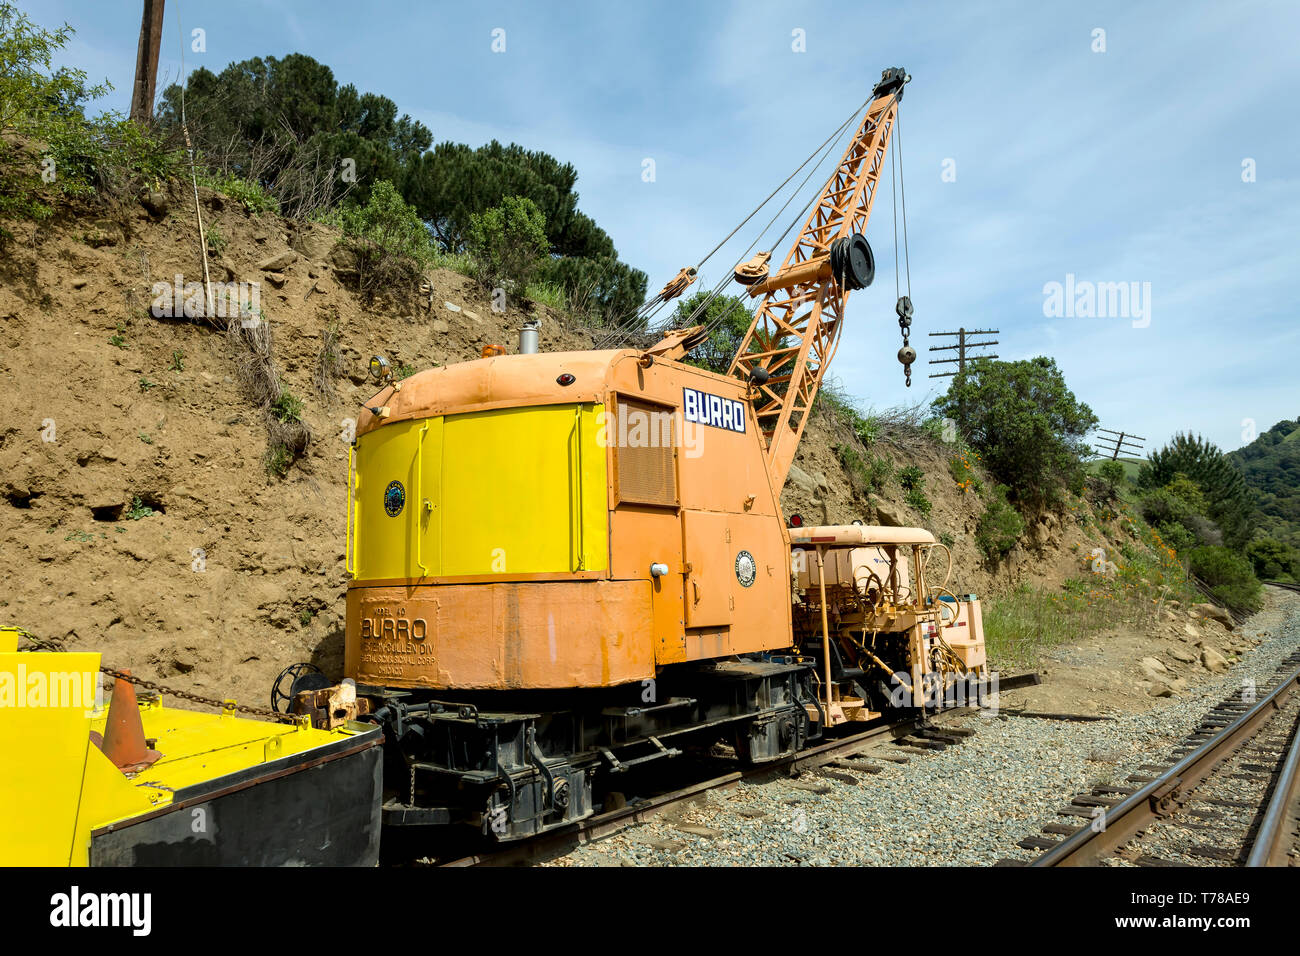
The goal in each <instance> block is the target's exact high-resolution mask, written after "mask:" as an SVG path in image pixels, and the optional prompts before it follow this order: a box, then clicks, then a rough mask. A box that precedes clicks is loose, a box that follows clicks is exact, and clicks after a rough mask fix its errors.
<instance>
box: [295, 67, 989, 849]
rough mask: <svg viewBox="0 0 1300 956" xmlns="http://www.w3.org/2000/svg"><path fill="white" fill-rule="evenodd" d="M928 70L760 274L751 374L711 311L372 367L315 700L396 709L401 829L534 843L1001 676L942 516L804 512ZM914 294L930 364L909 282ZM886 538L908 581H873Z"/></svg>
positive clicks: (742, 352) (312, 704)
mask: <svg viewBox="0 0 1300 956" xmlns="http://www.w3.org/2000/svg"><path fill="white" fill-rule="evenodd" d="M908 80H910V77H909V76H908V75H907V74H906V73H905V71H903V70H901V69H892V70H887V71H885V73H884V74H883V75H882V78H881V80H880V82H879V83H878V84H876V86H875V87H874V89H873V90H872V95H871V97H870V98H869V100H868V102H867V103H866V104H864V105H865V112H863V113H862V114H861V116H860V118H858V119H857V122H856V124H855V126H853V127H848V125H847V123H846V126H845V129H846V130H848V131H851V132H852V137H851V141H850V142H849V144H848V147H847V149H846V150H845V152H844V154H843V157H842V159H841V160H840V162H839V163H838V165H837V166H836V167H835V170H834V172H833V174H832V175H831V177H830V179H829V181H828V182H827V183H826V184H825V186H824V187H823V188H822V190H821V192H820V194H819V195H818V196H817V199H816V202H815V203H814V204H810V211H809V212H808V215H807V218H806V220H805V221H804V223H803V228H802V229H801V230H800V232H799V233H798V238H797V240H796V241H795V243H794V245H793V246H792V247H791V248H790V250H789V253H788V254H787V256H786V259H785V260H784V262H783V264H782V265H781V266H780V267H779V268H777V269H775V270H772V269H770V268H769V265H768V259H769V258H770V257H769V254H768V253H761V254H759V255H757V256H755V257H754V258H753V259H752V260H750V261H748V262H745V263H743V264H741V265H740V266H738V267H737V268H736V270H735V278H736V281H738V282H741V283H742V284H743V285H745V286H746V287H747V291H748V293H749V295H750V296H751V297H753V298H755V299H758V300H759V301H758V306H757V309H756V312H755V314H754V317H753V321H752V323H751V325H750V328H749V331H748V333H747V334H746V336H745V339H744V342H743V344H742V345H741V347H740V349H739V351H738V352H737V354H736V356H735V359H734V360H733V362H732V364H731V367H730V369H729V370H728V373H727V374H717V373H714V372H711V371H708V370H706V369H703V368H699V367H695V366H693V365H690V364H687V363H686V362H685V361H684V360H685V359H686V358H687V356H688V355H689V353H690V350H691V348H692V347H694V346H696V345H698V344H699V343H700V342H702V341H703V340H704V338H705V337H706V336H707V333H708V329H707V328H705V327H701V326H694V327H690V328H684V329H673V330H669V331H667V332H666V333H665V334H664V335H663V338H662V339H660V340H659V341H657V342H653V343H652V344H651V345H649V346H648V347H644V348H621V349H604V350H592V351H574V352H555V353H536V352H531V351H530V350H528V349H527V348H526V349H525V350H524V352H523V353H522V354H515V355H501V354H497V355H491V356H489V357H485V358H482V359H478V360H474V361H468V362H462V363H459V364H452V365H448V366H446V367H442V368H434V369H429V370H427V371H423V372H420V373H418V374H415V375H413V376H411V377H409V378H406V379H404V380H401V381H394V380H393V379H392V376H391V373H390V372H388V371H387V370H386V369H385V363H384V361H383V360H382V359H379V358H376V359H375V360H373V361H372V371H373V372H374V374H375V376H376V378H377V379H378V380H379V381H380V383H381V385H382V388H381V389H380V391H379V392H378V394H376V395H375V396H374V397H373V398H372V399H371V400H369V401H368V402H367V403H366V407H365V409H364V411H363V412H362V413H361V414H360V416H359V418H358V422H357V429H356V439H355V443H354V451H353V454H352V455H351V456H350V458H349V472H350V478H349V505H348V508H349V514H348V537H347V566H348V570H349V573H350V575H351V580H350V582H349V585H348V591H347V615H346V642H345V667H344V670H345V683H344V684H343V685H336V686H334V687H322V686H321V683H323V682H322V681H320V680H319V679H317V680H316V681H315V682H314V683H313V682H312V681H310V680H305V679H301V678H300V679H299V680H298V681H296V682H295V683H294V685H293V690H292V694H291V696H292V697H293V698H294V703H295V706H296V707H298V708H299V709H305V710H306V711H307V712H311V713H312V714H314V715H315V717H316V719H317V720H318V721H320V722H322V723H323V724H324V725H330V724H331V722H333V721H336V720H344V719H352V718H357V719H361V720H369V721H372V722H376V723H379V724H381V725H382V726H383V728H384V731H385V736H386V740H387V744H386V746H387V748H388V759H387V760H386V761H385V768H386V784H385V802H384V820H385V824H386V825H389V826H401V825H412V826H418V825H428V826H440V825H441V826H452V827H457V826H459V827H462V828H464V827H469V828H472V829H476V830H478V831H480V832H481V833H482V834H484V835H486V836H489V837H492V838H495V839H497V840H513V839H519V838H524V837H528V836H531V835H534V834H537V833H541V832H544V831H547V830H551V829H554V828H556V827H561V826H564V825H566V824H570V823H573V822H574V821H577V820H579V819H582V818H583V817H585V816H587V815H589V814H591V813H593V812H594V810H595V809H597V808H598V806H599V805H601V804H602V803H605V802H607V801H608V800H609V799H612V798H613V797H611V795H617V794H618V793H619V792H620V791H621V790H622V789H623V785H622V784H621V783H620V781H622V780H627V779H629V778H630V777H631V776H635V775H636V774H643V773H648V772H651V771H653V770H655V769H656V768H658V767H663V766H665V765H667V764H668V763H669V762H671V761H673V759H674V758H675V757H677V756H679V755H680V754H682V753H683V752H685V751H686V750H687V748H688V747H692V746H709V745H711V744H714V743H716V742H719V741H720V742H723V743H725V744H727V745H729V746H731V747H733V748H734V749H735V752H736V754H737V755H738V756H739V757H740V758H741V759H742V760H745V761H749V762H753V763H762V762H764V761H771V760H775V759H777V758H780V757H782V756H783V755H787V754H790V753H793V752H795V751H797V750H799V749H800V748H802V747H804V746H806V745H807V744H808V742H809V741H812V740H816V739H820V738H823V737H824V736H826V735H827V734H829V733H832V732H833V730H834V728H837V727H840V726H844V725H851V724H853V723H857V722H861V721H867V720H872V719H876V718H878V717H880V715H881V714H882V713H883V712H884V711H886V710H895V711H897V710H908V709H910V710H912V711H914V712H916V713H923V712H924V709H925V707H926V702H925V701H924V700H922V699H920V698H919V697H918V696H917V692H919V690H920V689H921V688H920V684H921V683H922V681H923V680H924V679H925V678H926V676H927V675H934V674H937V675H938V676H939V677H940V686H941V689H942V688H948V689H951V687H952V685H953V684H954V683H956V682H958V681H959V680H962V679H966V678H968V677H970V676H971V675H978V673H979V666H978V663H971V665H970V666H967V665H968V663H970V662H974V661H975V658H976V657H977V656H978V655H977V653H976V649H974V648H971V647H967V648H965V650H964V651H963V652H962V653H966V652H968V651H969V653H967V659H963V658H962V656H961V653H959V652H957V651H956V650H954V648H953V647H952V642H950V641H947V640H945V638H944V633H945V632H946V633H953V634H955V630H954V629H955V628H956V620H957V618H958V617H960V616H962V615H966V616H967V617H969V616H970V614H971V612H972V611H974V613H975V614H976V615H977V614H978V606H977V605H973V604H972V603H971V602H970V601H967V600H964V599H960V600H959V599H958V598H957V597H956V595H952V594H951V593H950V592H949V593H948V594H947V596H945V595H944V594H942V593H939V592H938V591H936V590H934V589H932V588H930V587H927V585H926V583H925V581H926V576H925V574H926V567H925V565H926V563H928V556H929V554H930V553H931V551H932V549H933V548H935V547H936V543H935V541H934V539H933V537H932V536H930V534H929V533H928V532H926V531H923V530H920V529H897V528H891V529H878V528H864V527H859V526H850V527H849V528H848V529H845V528H822V529H818V528H812V529H803V530H801V531H797V532H796V533H795V535H794V539H793V540H794V543H795V545H796V546H797V550H798V552H799V553H800V554H802V555H804V556H805V557H807V556H811V561H812V563H811V564H802V565H801V564H800V561H799V558H798V555H792V550H791V548H792V532H791V529H790V528H789V527H788V524H789V523H788V522H787V520H786V519H785V517H784V516H783V514H782V511H781V506H780V494H781V489H782V486H783V485H784V483H785V479H786V475H787V473H788V471H789V468H790V465H791V463H792V461H793V459H794V454H795V449H796V447H797V445H798V442H799V438H800V436H801V434H802V432H803V429H804V426H805V425H806V424H807V421H808V415H809V413H810V411H811V409H812V403H813V401H814V399H815V397H816V395H817V391H818V387H819V385H820V383H821V381H822V378H823V376H824V375H825V372H826V369H827V367H828V366H829V364H830V362H831V360H832V358H833V356H834V353H835V349H836V345H837V343H838V341H839V337H840V334H841V331H842V321H843V315H844V306H845V302H846V301H847V299H848V297H849V294H850V292H851V291H852V290H854V289H861V288H863V287H865V286H866V285H868V284H869V283H870V282H871V281H872V277H873V274H874V268H875V267H874V259H873V256H872V252H871V248H870V245H869V244H868V242H867V240H866V238H865V236H864V234H863V233H864V230H865V228H866V224H867V221H868V218H869V216H870V214H871V209H872V204H873V202H874V199H875V197H876V191H877V185H878V183H879V181H880V177H881V173H882V170H883V169H884V163H885V157H886V155H887V150H888V148H889V144H890V139H891V135H892V134H893V131H894V129H895V126H896V123H897V116H898V105H899V101H900V99H901V97H902V93H903V87H904V85H905V83H906V82H907V81H908ZM855 116H856V114H855ZM796 222H797V220H796ZM695 276H696V270H695V269H683V270H682V272H681V273H680V274H679V275H678V277H677V278H676V279H674V280H673V281H672V282H670V283H668V285H667V286H665V288H664V290H663V292H661V293H660V296H659V299H660V300H661V301H667V300H668V299H669V298H672V297H675V296H677V295H680V294H681V293H682V291H684V290H685V289H686V288H687V287H688V286H689V285H690V284H691V283H692V282H693V281H694V280H695ZM898 313H899V317H900V325H901V326H902V328H903V332H904V348H903V349H902V350H900V353H899V359H900V361H902V362H903V363H904V365H905V367H907V368H909V370H910V363H911V362H912V361H914V360H915V357H916V356H915V352H914V351H913V350H912V349H911V348H910V347H909V346H907V345H906V331H907V326H908V325H910V321H911V305H910V300H908V301H907V302H904V301H903V300H900V303H899V309H898ZM533 340H534V341H535V338H534V339H533ZM524 341H525V342H527V338H525V339H524ZM909 381H910V380H909ZM904 552H906V554H907V555H910V558H909V560H910V561H911V565H910V567H911V571H910V572H900V570H899V560H900V558H899V556H900V554H903V553H904ZM875 557H881V558H882V559H883V560H885V561H886V564H887V565H889V567H888V568H887V569H886V571H885V572H884V573H883V576H882V574H881V573H880V572H872V573H869V574H865V575H864V574H858V573H857V572H858V565H859V564H861V563H862V562H868V563H869V562H870V561H871V560H873V559H874V558H875ZM890 562H892V564H890ZM862 566H865V564H862ZM830 568H833V569H834V575H832V571H831V570H828V569H830ZM905 581H910V582H911V583H910V584H907V583H904V582H905ZM873 582H874V583H873ZM308 676H310V675H308ZM353 684H354V685H355V698H354V692H353V690H352V689H351V687H352V685H353ZM903 686H905V687H906V689H907V690H906V692H905V693H903V694H901V695H900V693H899V687H903ZM936 700H937V703H938V704H940V705H941V704H942V700H943V697H942V695H941V696H940V697H938V698H936Z"/></svg>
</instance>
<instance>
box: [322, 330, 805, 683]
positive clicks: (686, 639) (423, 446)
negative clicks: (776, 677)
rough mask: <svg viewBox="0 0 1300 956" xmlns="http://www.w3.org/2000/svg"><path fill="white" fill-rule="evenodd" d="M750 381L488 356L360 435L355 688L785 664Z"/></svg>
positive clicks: (401, 388) (394, 399) (648, 360)
mask: <svg viewBox="0 0 1300 956" xmlns="http://www.w3.org/2000/svg"><path fill="white" fill-rule="evenodd" d="M777 493H778V490H777V489H773V487H772V485H771V480H770V478H769V476H768V470H767V468H766V467H765V463H764V459H763V445H762V439H761V435H760V434H759V432H758V429H757V425H756V422H755V419H754V415H753V411H752V408H751V406H750V403H749V402H747V401H746V395H745V387H744V386H743V384H741V383H739V382H737V381H735V380H732V379H728V378H725V377H723V376H720V375H715V374H713V373H710V372H708V371H705V370H702V369H698V368H694V367H692V366H688V365H685V364H682V363H679V362H676V361H671V360H666V359H662V358H658V359H656V358H653V357H647V356H645V355H644V354H642V353H638V352H636V351H634V350H620V351H604V352H570V353H544V354H533V355H514V356H498V357H493V358H486V359H481V360H476V361H472V362H465V363H462V364H459V365H453V366H449V367H446V368H436V369H430V370H428V371H426V372H422V373H420V374H418V375H415V376H413V377H411V378H409V379H406V380H404V381H403V382H401V383H398V384H397V385H393V386H388V387H386V388H385V389H384V390H383V391H381V392H380V393H379V395H377V396H376V397H375V398H374V399H372V400H371V401H370V402H368V403H367V411H366V412H364V413H363V414H362V416H361V418H360V420H359V421H358V428H357V440H356V450H355V460H354V467H353V474H352V481H351V499H352V500H351V506H350V515H349V538H348V540H349V545H348V566H349V570H350V571H351V573H352V580H351V582H350V585H349V588H348V602H347V637H346V671H347V674H348V676H350V677H353V678H355V679H356V680H357V681H358V682H359V683H364V684H374V685H381V686H386V687H402V688H426V689H432V690H446V689H458V690H464V689H471V690H496V689H500V690H504V689H548V688H566V689H567V688H582V687H609V686H614V685H620V684H627V683H631V682H639V681H643V680H650V679H654V678H655V676H656V674H657V672H658V670H659V669H660V668H662V667H664V666H666V665H671V664H676V663H683V662H689V661H699V660H707V659H713V658H721V657H727V656H731V655H735V654H745V653H754V652H761V651H766V650H772V649H776V648H782V647H788V646H789V644H790V619H789V604H790V602H789V598H788V593H789V570H788V568H789V564H788V561H789V559H788V554H787V540H786V538H785V532H784V528H783V525H782V522H781V520H780V516H779V512H778V505H777Z"/></svg>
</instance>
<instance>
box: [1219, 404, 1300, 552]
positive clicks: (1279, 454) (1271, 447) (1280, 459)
mask: <svg viewBox="0 0 1300 956" xmlns="http://www.w3.org/2000/svg"><path fill="white" fill-rule="evenodd" d="M1228 458H1229V460H1230V461H1232V463H1233V464H1234V465H1236V466H1237V467H1238V468H1240V469H1241V472H1242V474H1243V475H1245V477H1246V483H1247V484H1248V485H1250V487H1251V488H1252V489H1254V490H1255V491H1256V492H1257V493H1258V494H1259V511H1260V518H1259V526H1260V528H1262V529H1263V530H1264V531H1265V532H1267V533H1268V534H1269V535H1270V536H1272V537H1274V538H1277V539H1278V540H1279V541H1284V542H1286V543H1287V544H1290V545H1292V546H1293V547H1297V548H1300V420H1296V421H1287V420H1284V421H1280V422H1278V423H1277V424H1276V425H1274V426H1273V427H1272V428H1270V429H1269V430H1268V431H1266V432H1264V433H1263V434H1262V435H1260V436H1259V437H1258V438H1256V439H1255V440H1254V441H1253V442H1251V443H1250V444H1249V445H1246V446H1245V447H1244V448H1239V449H1237V450H1236V451H1233V452H1229V453H1228Z"/></svg>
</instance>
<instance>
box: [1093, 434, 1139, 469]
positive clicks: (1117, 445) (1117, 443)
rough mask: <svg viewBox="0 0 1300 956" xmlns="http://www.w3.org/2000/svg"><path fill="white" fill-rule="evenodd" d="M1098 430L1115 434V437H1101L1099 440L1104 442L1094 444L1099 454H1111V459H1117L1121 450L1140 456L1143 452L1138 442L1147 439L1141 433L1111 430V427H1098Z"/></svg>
mask: <svg viewBox="0 0 1300 956" xmlns="http://www.w3.org/2000/svg"><path fill="white" fill-rule="evenodd" d="M1097 431H1099V432H1105V433H1106V434H1107V435H1113V436H1115V437H1113V438H1099V439H1097V440H1098V441H1099V442H1101V443H1102V444H1101V445H1100V446H1096V445H1094V446H1093V447H1094V448H1095V449H1096V451H1097V454H1099V455H1109V456H1110V460H1111V461H1117V460H1118V459H1119V453H1120V452H1121V451H1122V452H1124V453H1125V454H1129V455H1134V456H1138V455H1140V454H1141V453H1142V446H1141V445H1140V444H1138V442H1144V441H1146V439H1145V438H1143V437H1142V436H1141V435H1134V434H1131V433H1130V432H1117V431H1111V430H1110V429H1109V428H1098V429H1097Z"/></svg>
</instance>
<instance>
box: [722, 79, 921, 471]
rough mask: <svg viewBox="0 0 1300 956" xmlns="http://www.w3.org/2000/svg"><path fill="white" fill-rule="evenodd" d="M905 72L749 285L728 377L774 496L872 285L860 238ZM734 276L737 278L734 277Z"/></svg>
mask: <svg viewBox="0 0 1300 956" xmlns="http://www.w3.org/2000/svg"><path fill="white" fill-rule="evenodd" d="M910 79H911V77H910V76H908V75H907V73H906V72H905V71H904V70H903V69H901V68H894V69H890V70H886V71H884V73H883V74H882V76H881V80H880V82H879V83H877V84H876V86H875V87H874V88H873V90H872V101H871V103H870V105H869V106H868V107H867V111H866V113H865V114H864V116H863V118H862V122H861V123H860V125H859V126H858V130H857V134H856V135H855V136H854V137H853V141H852V142H851V143H850V144H849V147H848V149H847V150H845V152H844V156H843V158H842V159H841V160H840V162H839V165H838V166H837V167H836V168H835V171H834V173H832V175H831V177H830V179H829V180H828V181H827V183H826V185H825V186H824V187H823V188H822V191H821V194H820V196H819V197H818V199H817V203H816V205H815V206H814V208H813V209H812V212H811V213H810V214H809V216H808V220H807V222H805V223H804V226H803V229H802V231H801V232H800V233H799V236H798V238H797V239H796V240H795V243H794V245H793V246H792V247H791V249H790V252H789V253H788V254H787V255H786V257H785V261H784V263H783V264H782V266H781V269H780V270H779V271H778V272H777V273H776V274H775V275H772V276H771V277H770V278H766V279H763V280H762V281H758V282H755V283H754V284H752V285H751V286H750V289H749V294H750V295H751V296H757V295H762V296H763V300H762V302H761V303H760V305H759V307H758V309H757V311H756V312H755V313H754V319H753V321H752V322H751V323H750V327H749V330H748V332H746V333H745V338H744V339H743V341H742V342H741V344H740V349H739V350H738V351H737V353H736V356H735V358H734V359H732V362H731V367H730V369H729V370H728V374H729V375H732V376H735V377H737V378H740V379H742V380H743V381H746V382H749V383H750V384H751V385H752V386H753V388H754V389H755V390H756V394H757V398H756V403H755V413H756V414H757V416H758V420H759V423H760V425H761V426H762V427H763V433H764V438H765V441H766V446H767V467H768V472H769V474H770V475H771V477H772V483H773V487H775V488H777V489H780V488H781V487H782V486H783V485H784V484H785V478H786V475H787V474H788V472H789V470H790V465H791V464H792V463H793V461H794V454H795V449H796V448H797V447H798V445H799V439H800V437H801V436H802V435H803V429H804V425H805V424H806V423H807V418H808V412H809V411H810V409H811V408H812V403H813V399H814V398H816V396H817V390H818V388H819V387H820V385H821V382H822V378H823V376H824V375H825V374H826V369H827V368H828V367H829V366H830V363H831V360H832V359H833V358H834V355H835V349H836V346H837V345H838V343H839V337H840V331H841V327H842V321H841V320H842V319H843V316H844V305H845V303H846V302H847V301H848V297H849V292H850V291H851V290H852V289H855V288H863V287H865V286H866V285H868V284H870V282H871V279H872V277H873V276H874V272H875V264H874V261H873V259H872V255H871V248H870V246H869V245H867V243H866V240H865V238H863V236H862V232H863V230H865V229H866V225H867V220H868V219H869V218H870V217H871V208H872V205H873V204H874V202H875V198H876V186H877V184H878V183H879V180H880V174H881V171H882V170H883V168H884V161H885V154H886V151H887V150H888V148H889V142H890V138H891V136H892V135H893V132H894V125H895V122H896V120H897V117H898V103H899V100H900V99H901V98H902V95H903V85H904V84H905V83H907V81H908V80H910ZM739 274H740V270H738V276H739Z"/></svg>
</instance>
